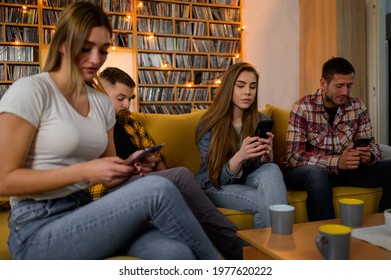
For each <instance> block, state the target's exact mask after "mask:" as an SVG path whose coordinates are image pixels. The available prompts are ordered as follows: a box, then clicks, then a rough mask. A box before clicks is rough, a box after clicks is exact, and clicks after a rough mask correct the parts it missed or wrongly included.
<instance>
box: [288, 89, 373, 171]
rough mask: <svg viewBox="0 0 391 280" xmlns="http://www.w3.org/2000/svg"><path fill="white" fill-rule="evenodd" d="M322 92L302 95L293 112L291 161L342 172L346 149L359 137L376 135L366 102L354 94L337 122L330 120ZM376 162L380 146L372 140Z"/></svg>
mask: <svg viewBox="0 0 391 280" xmlns="http://www.w3.org/2000/svg"><path fill="white" fill-rule="evenodd" d="M328 119H329V115H328V114H327V113H326V111H325V109H324V105H323V100H322V91H321V90H320V89H319V90H318V91H317V92H316V93H315V94H310V95H307V96H305V97H303V98H301V99H300V100H299V101H298V102H297V103H295V105H294V106H293V109H292V111H291V113H290V117H289V125H288V133H287V162H288V165H289V166H291V167H296V166H303V165H317V166H322V167H324V168H325V169H326V171H327V172H329V173H338V161H339V157H340V155H341V153H342V151H343V150H344V149H345V148H346V147H348V146H351V145H352V144H353V141H354V140H355V139H357V138H362V137H368V136H371V135H372V127H371V123H370V119H369V115H368V111H367V108H366V107H365V105H364V104H363V103H362V101H360V100H359V99H358V98H356V97H352V96H350V97H349V99H348V101H347V102H346V104H344V105H342V106H339V108H338V111H337V113H336V115H335V119H334V123H333V125H332V126H331V125H330V124H329V123H328ZM370 145H371V153H372V154H373V156H372V158H373V161H372V163H373V162H375V161H377V160H379V148H378V146H377V145H376V144H375V141H374V140H372V143H371V144H370Z"/></svg>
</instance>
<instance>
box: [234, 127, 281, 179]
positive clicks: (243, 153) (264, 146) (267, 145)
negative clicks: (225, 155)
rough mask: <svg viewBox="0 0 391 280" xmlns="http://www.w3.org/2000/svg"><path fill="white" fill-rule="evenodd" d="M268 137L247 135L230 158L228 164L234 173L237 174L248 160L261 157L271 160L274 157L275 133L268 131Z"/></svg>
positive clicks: (265, 160) (266, 160) (267, 160)
mask: <svg viewBox="0 0 391 280" xmlns="http://www.w3.org/2000/svg"><path fill="white" fill-rule="evenodd" d="M267 135H268V136H269V137H268V139H264V138H259V137H258V136H253V137H250V136H248V137H246V138H245V139H244V140H243V142H242V146H241V147H240V149H239V151H237V152H236V154H235V155H234V156H233V157H232V158H231V159H230V160H229V162H228V166H229V170H230V171H231V172H232V173H235V174H237V173H238V172H239V171H240V169H241V168H242V165H243V163H244V162H245V161H246V160H249V159H251V158H255V157H261V160H262V162H269V161H271V160H272V159H273V138H274V135H273V133H271V132H268V133H267Z"/></svg>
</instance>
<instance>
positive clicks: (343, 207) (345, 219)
mask: <svg viewBox="0 0 391 280" xmlns="http://www.w3.org/2000/svg"><path fill="white" fill-rule="evenodd" d="M339 212H340V216H341V223H342V224H343V225H345V226H350V227H359V226H361V224H362V216H363V213H364V200H361V199H355V198H343V199H340V200H339Z"/></svg>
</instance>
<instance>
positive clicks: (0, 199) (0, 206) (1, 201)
mask: <svg viewBox="0 0 391 280" xmlns="http://www.w3.org/2000/svg"><path fill="white" fill-rule="evenodd" d="M9 202H10V199H9V197H4V196H0V211H1V210H8V209H10V204H9Z"/></svg>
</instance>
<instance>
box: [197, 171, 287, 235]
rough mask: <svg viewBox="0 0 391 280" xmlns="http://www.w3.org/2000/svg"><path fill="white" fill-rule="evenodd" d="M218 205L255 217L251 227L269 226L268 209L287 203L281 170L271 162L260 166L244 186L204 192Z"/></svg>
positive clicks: (236, 185) (234, 185)
mask: <svg viewBox="0 0 391 280" xmlns="http://www.w3.org/2000/svg"><path fill="white" fill-rule="evenodd" d="M204 191H205V193H206V195H207V196H208V197H209V199H210V200H211V201H212V202H213V203H214V204H215V205H216V206H217V207H223V208H231V209H236V210H242V211H245V212H249V213H251V214H253V215H254V228H263V227H269V226H270V217H269V206H270V205H273V204H287V203H288V201H287V191H286V187H285V183H284V179H283V176H282V173H281V171H280V168H279V167H278V166H277V165H276V164H274V163H266V164H263V165H261V166H260V167H259V168H257V169H256V170H255V171H253V172H252V173H250V174H249V175H248V177H247V178H246V181H245V184H244V185H241V184H232V185H224V186H221V189H216V188H215V187H210V188H207V189H204Z"/></svg>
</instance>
